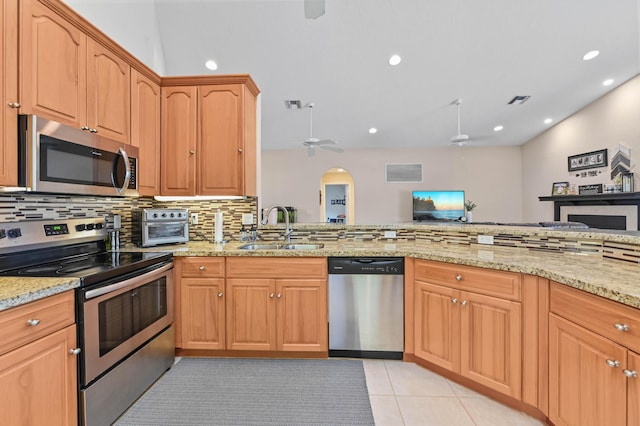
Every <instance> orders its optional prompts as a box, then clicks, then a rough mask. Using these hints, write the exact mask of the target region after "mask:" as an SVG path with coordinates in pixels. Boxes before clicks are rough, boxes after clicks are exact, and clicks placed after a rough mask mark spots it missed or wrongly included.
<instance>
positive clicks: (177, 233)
mask: <svg viewBox="0 0 640 426" xmlns="http://www.w3.org/2000/svg"><path fill="white" fill-rule="evenodd" d="M132 215H133V216H132V231H133V236H132V238H133V242H134V244H136V245H137V246H139V247H151V246H157V245H161V244H180V243H186V242H188V241H189V211H188V210H187V209H162V208H159V209H137V210H133V213H132Z"/></svg>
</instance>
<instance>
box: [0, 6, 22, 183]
mask: <svg viewBox="0 0 640 426" xmlns="http://www.w3.org/2000/svg"><path fill="white" fill-rule="evenodd" d="M0 7H1V8H2V14H1V15H0V37H1V38H0V81H2V84H1V85H0V95H1V98H0V99H2V101H3V102H4V103H3V107H2V108H3V109H2V115H1V116H0V138H2V139H1V140H0V186H17V185H18V143H17V137H18V107H19V106H20V104H19V99H18V0H0Z"/></svg>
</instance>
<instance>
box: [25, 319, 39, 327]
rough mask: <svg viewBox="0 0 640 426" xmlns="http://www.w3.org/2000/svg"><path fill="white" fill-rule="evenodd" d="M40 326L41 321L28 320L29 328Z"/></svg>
mask: <svg viewBox="0 0 640 426" xmlns="http://www.w3.org/2000/svg"><path fill="white" fill-rule="evenodd" d="M38 324H40V320H39V319H28V320H27V325H28V326H29V327H35V326H36V325H38Z"/></svg>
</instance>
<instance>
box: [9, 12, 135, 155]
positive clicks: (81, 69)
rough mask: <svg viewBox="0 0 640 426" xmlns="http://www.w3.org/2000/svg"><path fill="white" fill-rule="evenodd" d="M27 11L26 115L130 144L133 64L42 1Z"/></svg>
mask: <svg viewBox="0 0 640 426" xmlns="http://www.w3.org/2000/svg"><path fill="white" fill-rule="evenodd" d="M22 5H23V7H22V11H21V20H20V25H21V29H20V35H21V52H22V53H23V55H22V56H21V64H20V71H21V74H20V77H21V78H20V80H21V81H20V87H21V102H20V103H21V104H22V107H21V112H23V113H27V114H37V115H41V116H44V117H47V118H50V119H53V120H56V121H59V122H62V123H65V124H69V125H72V126H76V127H79V128H82V129H83V130H86V131H90V132H94V133H99V134H100V135H102V136H105V137H109V138H111V139H114V140H117V141H120V142H123V143H129V129H130V90H131V88H130V66H129V64H128V63H127V62H126V61H124V60H122V59H121V58H119V57H118V55H116V54H115V53H114V52H113V51H112V50H110V49H108V48H106V47H105V46H103V45H102V44H100V43H98V42H97V41H96V40H94V39H93V38H91V37H88V36H87V35H86V34H85V33H84V32H83V31H82V30H81V29H79V28H78V27H76V26H75V25H74V24H73V23H72V22H70V21H69V20H67V19H66V18H65V17H64V16H62V15H61V14H59V13H57V12H56V11H54V10H52V9H50V8H48V7H46V6H45V5H43V4H41V3H39V2H38V1H36V0H25V1H23V2H22Z"/></svg>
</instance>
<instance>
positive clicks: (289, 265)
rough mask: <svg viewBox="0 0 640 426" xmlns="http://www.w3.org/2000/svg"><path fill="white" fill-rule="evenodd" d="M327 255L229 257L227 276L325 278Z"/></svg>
mask: <svg viewBox="0 0 640 426" xmlns="http://www.w3.org/2000/svg"><path fill="white" fill-rule="evenodd" d="M326 276H327V258H326V257H304V258H300V257H299V258H290V257H253V258H249V257H228V258H227V277H239V278H241V277H260V278H325V277H326Z"/></svg>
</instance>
